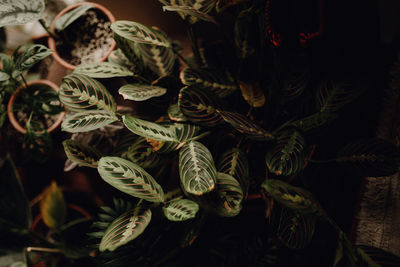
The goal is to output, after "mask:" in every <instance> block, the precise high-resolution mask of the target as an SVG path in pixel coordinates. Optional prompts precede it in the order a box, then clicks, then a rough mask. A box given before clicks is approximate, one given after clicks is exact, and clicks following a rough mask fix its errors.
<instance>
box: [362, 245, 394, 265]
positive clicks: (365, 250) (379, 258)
mask: <svg viewBox="0 0 400 267" xmlns="http://www.w3.org/2000/svg"><path fill="white" fill-rule="evenodd" d="M356 252H357V255H358V256H359V260H360V263H361V264H362V263H364V265H360V266H368V267H378V266H387V267H390V266H392V267H395V266H400V257H399V256H396V255H394V254H392V253H390V252H387V251H385V250H383V249H380V248H375V247H371V246H363V245H360V246H357V248H356Z"/></svg>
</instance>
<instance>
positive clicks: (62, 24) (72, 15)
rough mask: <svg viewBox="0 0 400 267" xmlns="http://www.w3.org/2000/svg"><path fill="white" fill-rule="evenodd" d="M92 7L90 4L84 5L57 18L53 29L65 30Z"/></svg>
mask: <svg viewBox="0 0 400 267" xmlns="http://www.w3.org/2000/svg"><path fill="white" fill-rule="evenodd" d="M92 7H93V5H92V4H90V3H84V4H82V5H81V6H79V7H76V8H74V9H72V10H70V11H69V12H67V13H65V14H64V15H62V16H61V17H59V18H58V19H57V20H56V21H55V22H54V27H55V28H56V30H57V31H62V30H64V29H65V28H67V27H68V26H69V25H71V24H72V23H73V22H74V21H76V20H77V19H78V18H79V17H80V16H82V15H83V14H85V13H86V11H88V10H89V9H91V8H92Z"/></svg>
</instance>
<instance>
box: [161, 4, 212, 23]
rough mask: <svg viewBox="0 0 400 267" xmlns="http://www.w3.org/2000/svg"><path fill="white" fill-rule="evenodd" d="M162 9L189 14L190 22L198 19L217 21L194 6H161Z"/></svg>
mask: <svg viewBox="0 0 400 267" xmlns="http://www.w3.org/2000/svg"><path fill="white" fill-rule="evenodd" d="M163 10H164V11H176V12H179V13H181V14H183V15H184V16H190V17H191V18H190V22H191V23H195V22H197V21H198V20H204V21H207V22H212V23H215V24H216V23H217V22H216V21H215V19H214V18H213V17H211V16H210V15H208V14H207V13H204V12H201V11H200V10H197V9H196V8H194V7H191V6H163Z"/></svg>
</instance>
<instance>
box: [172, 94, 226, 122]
mask: <svg viewBox="0 0 400 267" xmlns="http://www.w3.org/2000/svg"><path fill="white" fill-rule="evenodd" d="M178 105H179V109H180V110H181V111H182V113H183V114H184V115H185V116H186V117H187V118H188V119H189V120H190V121H192V122H194V123H198V124H200V125H204V126H215V125H217V124H219V123H221V122H222V117H221V115H220V114H219V113H217V112H216V109H218V108H220V107H221V106H222V105H221V103H220V100H219V99H218V97H217V96H216V95H214V94H213V93H212V92H211V91H209V90H206V89H198V88H196V87H192V86H189V87H184V88H182V89H181V91H180V93H179V101H178Z"/></svg>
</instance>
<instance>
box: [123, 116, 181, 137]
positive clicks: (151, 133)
mask: <svg viewBox="0 0 400 267" xmlns="http://www.w3.org/2000/svg"><path fill="white" fill-rule="evenodd" d="M122 119H123V122H124V124H125V126H126V127H127V128H128V129H129V130H130V131H131V132H133V133H134V134H137V135H140V136H143V137H146V138H149V139H152V140H156V141H163V142H165V141H174V142H176V141H178V138H177V136H176V134H175V132H173V131H172V130H170V129H168V128H166V127H163V126H161V125H160V124H157V123H154V122H150V121H145V120H141V119H138V118H135V117H132V116H128V115H124V116H122Z"/></svg>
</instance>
